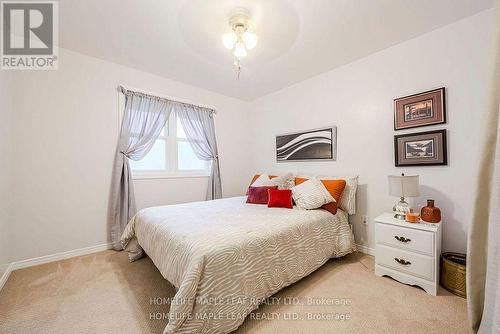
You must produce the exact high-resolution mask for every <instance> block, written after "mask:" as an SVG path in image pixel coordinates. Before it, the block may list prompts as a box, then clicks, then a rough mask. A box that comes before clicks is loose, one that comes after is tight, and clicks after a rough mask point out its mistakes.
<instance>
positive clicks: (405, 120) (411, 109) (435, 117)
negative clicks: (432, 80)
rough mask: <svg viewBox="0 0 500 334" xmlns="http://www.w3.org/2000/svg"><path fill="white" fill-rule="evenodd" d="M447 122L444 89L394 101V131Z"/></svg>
mask: <svg viewBox="0 0 500 334" xmlns="http://www.w3.org/2000/svg"><path fill="white" fill-rule="evenodd" d="M445 122H446V106H445V89H444V87H442V88H439V89H434V90H430V91H428V92H423V93H419V94H414V95H410V96H405V97H400V98H399V99H395V100H394V130H401V129H408V128H416V127H419V126H426V125H434V124H442V123H445Z"/></svg>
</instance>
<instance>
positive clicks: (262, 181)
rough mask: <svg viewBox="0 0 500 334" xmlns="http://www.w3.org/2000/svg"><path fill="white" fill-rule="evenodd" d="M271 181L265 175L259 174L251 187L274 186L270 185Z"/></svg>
mask: <svg viewBox="0 0 500 334" xmlns="http://www.w3.org/2000/svg"><path fill="white" fill-rule="evenodd" d="M270 183H271V179H270V178H269V175H267V174H261V175H260V176H259V177H258V178H257V179H256V180H255V181H254V182H253V183H252V185H251V186H252V187H264V186H274V184H270Z"/></svg>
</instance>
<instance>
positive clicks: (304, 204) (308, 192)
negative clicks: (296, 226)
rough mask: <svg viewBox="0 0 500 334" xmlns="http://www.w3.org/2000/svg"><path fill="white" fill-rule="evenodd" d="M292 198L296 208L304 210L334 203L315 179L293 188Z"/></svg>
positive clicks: (321, 184)
mask: <svg viewBox="0 0 500 334" xmlns="http://www.w3.org/2000/svg"><path fill="white" fill-rule="evenodd" d="M292 197H293V200H294V201H295V203H296V204H297V207H298V208H300V209H305V210H313V209H317V208H320V207H321V206H323V205H325V204H328V203H331V202H335V199H334V198H333V197H332V195H330V193H329V192H328V190H327V189H326V188H325V186H324V185H323V183H321V181H320V180H318V179H317V178H311V179H309V180H307V181H305V182H303V183H301V184H299V185H297V186H294V187H293V188H292Z"/></svg>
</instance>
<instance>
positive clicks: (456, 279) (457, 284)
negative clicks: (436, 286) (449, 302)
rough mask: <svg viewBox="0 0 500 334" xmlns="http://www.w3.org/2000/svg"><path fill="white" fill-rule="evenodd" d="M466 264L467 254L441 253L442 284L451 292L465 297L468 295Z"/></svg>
mask: <svg viewBox="0 0 500 334" xmlns="http://www.w3.org/2000/svg"><path fill="white" fill-rule="evenodd" d="M465 264H466V256H465V254H460V253H443V254H441V285H442V286H443V287H444V288H445V289H446V290H448V291H450V292H451V293H453V294H455V295H457V296H460V297H463V298H465V296H466V294H465Z"/></svg>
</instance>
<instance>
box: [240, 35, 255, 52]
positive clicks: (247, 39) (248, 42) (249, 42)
mask: <svg viewBox="0 0 500 334" xmlns="http://www.w3.org/2000/svg"><path fill="white" fill-rule="evenodd" d="M242 39H243V43H245V46H246V47H247V49H248V50H252V49H253V48H254V47H255V46H256V45H257V35H256V34H254V33H253V32H248V31H247V32H245V33H244V34H243V36H242Z"/></svg>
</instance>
